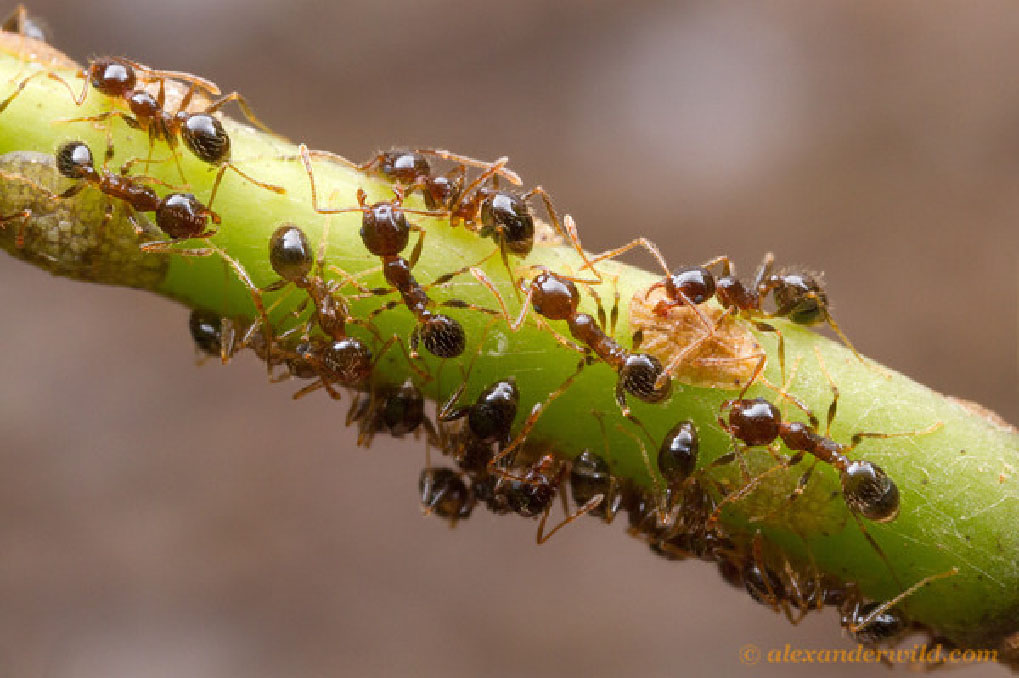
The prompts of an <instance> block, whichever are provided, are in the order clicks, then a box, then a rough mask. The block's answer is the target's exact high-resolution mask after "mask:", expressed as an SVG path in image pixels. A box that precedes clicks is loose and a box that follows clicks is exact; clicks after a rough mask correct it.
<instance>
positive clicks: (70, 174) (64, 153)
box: [57, 141, 93, 179]
mask: <svg viewBox="0 0 1019 678" xmlns="http://www.w3.org/2000/svg"><path fill="white" fill-rule="evenodd" d="M92 165H93V161H92V151H91V150H89V147H88V146H86V145H85V144H84V143H83V142H81V141H69V142H67V143H66V144H64V145H63V146H61V147H60V148H59V149H57V170H58V171H59V172H60V173H61V174H62V175H64V176H65V177H67V178H68V179H81V178H82V177H83V176H85V172H84V170H85V169H86V168H89V167H92Z"/></svg>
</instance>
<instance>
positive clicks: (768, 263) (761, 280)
mask: <svg viewBox="0 0 1019 678" xmlns="http://www.w3.org/2000/svg"><path fill="white" fill-rule="evenodd" d="M774 267H775V255H774V254H772V253H771V252H768V253H767V254H765V255H764V259H762V260H761V263H760V265H759V266H758V267H757V273H756V275H754V285H753V289H755V290H757V292H758V294H760V293H761V292H762V291H763V292H764V293H765V294H767V292H768V291H770V290H771V287H769V286H768V284H767V282H766V281H767V279H768V278H770V277H771V271H772V269H774ZM762 287H763V288H764V289H763V290H762ZM762 296H763V295H762Z"/></svg>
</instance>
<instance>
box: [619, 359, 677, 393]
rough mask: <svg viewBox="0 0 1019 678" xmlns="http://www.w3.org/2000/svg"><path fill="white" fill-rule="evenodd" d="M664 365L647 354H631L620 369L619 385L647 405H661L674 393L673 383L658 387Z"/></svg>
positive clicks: (668, 382)
mask: <svg viewBox="0 0 1019 678" xmlns="http://www.w3.org/2000/svg"><path fill="white" fill-rule="evenodd" d="M663 369H664V368H663V367H662V363H661V362H659V360H658V358H655V357H654V356H652V355H648V354H647V353H631V354H629V355H627V356H626V358H625V359H624V361H623V366H622V367H621V368H620V369H619V383H620V385H621V386H622V387H623V389H624V390H625V391H626V392H627V393H629V394H630V395H632V396H634V397H635V398H638V399H639V400H643V401H644V402H646V403H660V402H662V401H663V400H665V399H666V398H668V397H669V394H670V393H671V392H672V382H671V381H667V382H665V384H664V385H663V386H660V387H656V386H655V384H656V383H657V382H658V378H659V377H661V376H662V371H663Z"/></svg>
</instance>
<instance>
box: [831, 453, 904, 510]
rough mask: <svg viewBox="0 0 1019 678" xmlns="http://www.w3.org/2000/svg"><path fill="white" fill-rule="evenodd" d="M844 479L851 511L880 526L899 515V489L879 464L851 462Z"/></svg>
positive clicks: (843, 489)
mask: <svg viewBox="0 0 1019 678" xmlns="http://www.w3.org/2000/svg"><path fill="white" fill-rule="evenodd" d="M841 480H842V494H843V496H844V497H845V500H846V504H848V505H849V508H850V509H851V510H852V511H855V512H856V513H859V514H860V515H862V516H863V517H864V518H867V519H868V520H873V521H874V522H877V523H887V522H889V521H892V520H895V518H896V516H898V515H899V488H898V486H897V485H896V484H895V481H894V480H892V479H891V478H890V477H888V474H887V473H885V472H884V469H882V468H881V467H880V466H878V465H877V464H873V463H871V462H869V461H866V460H864V459H860V460H856V461H850V462H849V465H848V466H847V467H846V470H845V471H843V472H842V474H841Z"/></svg>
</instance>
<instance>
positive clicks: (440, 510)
mask: <svg viewBox="0 0 1019 678" xmlns="http://www.w3.org/2000/svg"><path fill="white" fill-rule="evenodd" d="M418 493H419V495H420V497H421V507H422V508H423V509H424V512H425V515H429V514H431V513H433V512H434V513H435V515H437V516H439V517H440V518H445V519H446V520H448V521H449V523H450V527H455V526H456V524H457V522H459V521H460V520H463V519H465V518H469V517H470V515H471V511H473V509H474V505H475V504H476V503H477V499H476V498H475V496H474V492H473V490H472V488H470V487H468V486H467V484H466V483H465V482H464V481H463V478H462V477H461V476H460V474H459V473H457V472H456V471H454V470H452V469H448V468H442V467H425V468H424V469H422V470H421V475H420V476H419V477H418Z"/></svg>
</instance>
